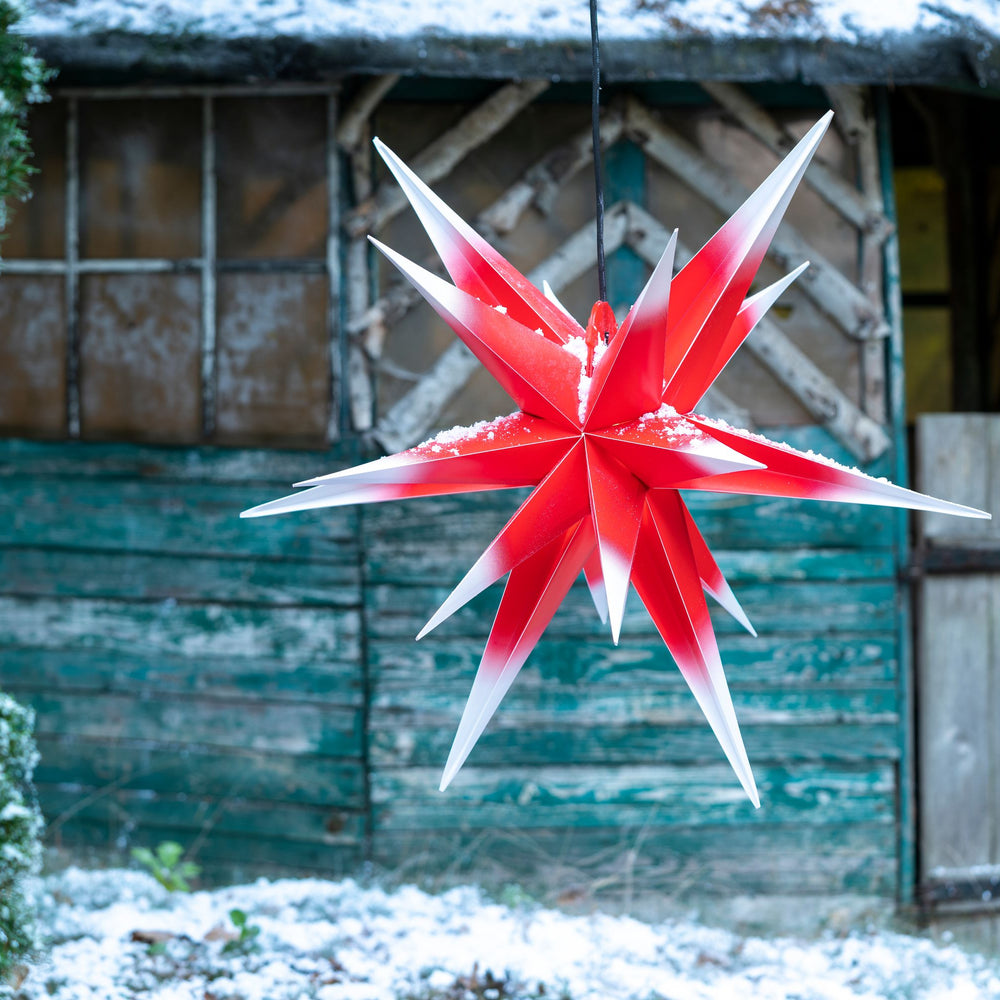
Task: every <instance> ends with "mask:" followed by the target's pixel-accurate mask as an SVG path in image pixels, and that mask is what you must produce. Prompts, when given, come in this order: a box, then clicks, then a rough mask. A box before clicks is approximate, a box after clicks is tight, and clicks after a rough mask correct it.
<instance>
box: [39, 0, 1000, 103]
mask: <svg viewBox="0 0 1000 1000" xmlns="http://www.w3.org/2000/svg"><path fill="white" fill-rule="evenodd" d="M599 10H600V26H601V39H602V56H603V57H604V58H603V60H602V61H603V63H604V66H605V70H606V72H607V73H608V75H609V78H613V77H614V76H615V75H616V70H617V71H618V72H617V75H618V76H619V77H628V76H632V77H642V78H649V77H650V76H652V77H654V78H660V79H681V78H697V77H698V76H713V77H723V76H730V77H731V78H733V79H748V78H754V79H797V78H804V79H810V78H812V79H816V80H819V81H830V80H833V79H844V80H849V79H850V80H856V81H867V82H877V81H879V80H888V79H893V80H896V81H900V80H906V79H908V78H912V79H914V80H921V81H930V80H934V79H943V78H945V77H948V76H950V77H955V78H957V77H964V78H965V79H966V80H967V81H975V82H978V83H979V84H980V85H983V86H985V85H995V84H1000V48H998V46H1000V4H998V3H997V2H996V0H892V2H882V0H601V3H600V7H599ZM23 30H24V31H25V33H26V34H28V35H29V36H32V37H33V38H34V40H35V42H36V43H37V44H38V45H39V46H40V48H41V49H42V52H43V54H45V52H46V50H48V49H53V50H54V51H57V52H58V53H59V54H60V56H62V57H63V58H64V59H68V60H69V62H70V63H73V58H72V56H73V53H74V51H76V53H77V55H78V56H79V57H81V58H80V59H79V60H78V61H80V62H86V59H87V58H91V59H93V60H96V61H97V62H99V61H100V58H99V56H98V55H97V53H96V50H97V48H98V46H96V45H94V44H93V42H94V41H95V40H97V39H100V40H101V44H102V45H103V46H104V47H105V48H107V47H108V45H109V43H110V45H111V47H112V48H115V47H116V46H118V47H119V48H121V47H124V49H125V50H128V51H132V52H133V53H134V52H135V51H137V50H136V47H135V44H134V43H135V42H136V41H137V40H144V39H159V40H160V41H161V42H162V40H163V39H164V38H174V39H178V40H185V41H188V42H201V43H205V42H214V43H216V44H217V45H219V44H221V45H223V46H234V45H236V46H239V47H241V48H242V50H243V51H244V52H245V51H246V47H247V43H251V44H252V43H255V42H256V43H272V44H273V43H274V42H275V41H278V40H284V41H285V42H290V41H294V42H296V43H298V45H299V46H300V51H301V47H305V49H306V50H308V51H307V52H306V53H305V55H306V58H305V59H304V63H305V64H307V65H308V66H309V67H310V68H311V69H313V70H315V69H316V68H317V54H319V55H320V57H321V55H322V53H326V55H327V56H328V57H330V58H331V59H332V62H333V63H338V62H339V63H341V64H342V63H343V62H344V61H345V60H349V59H352V58H353V60H354V61H355V62H356V64H357V65H356V66H354V67H350V68H353V69H359V70H360V69H365V68H368V69H383V70H390V69H396V70H402V71H404V72H407V71H409V72H423V73H435V72H445V73H447V74H449V75H454V74H456V73H457V72H458V71H459V70H461V69H462V68H464V74H463V75H473V76H474V75H509V76H516V75H519V74H523V75H536V76H537V75H553V74H559V75H562V76H565V77H567V78H573V77H578V78H585V77H586V75H587V73H586V70H587V68H588V66H589V54H588V53H587V46H588V45H589V37H590V25H589V14H588V7H587V3H586V2H585V0H577V2H575V3H567V2H566V0H517V2H511V0H476V2H475V3H469V2H468V0H158V2H156V3H145V2H141V0H35V3H34V10H33V12H32V13H30V14H29V16H28V18H27V19H26V21H25V24H24V27H23ZM130 41H131V42H132V44H131V45H130V44H129V42H130ZM415 41H416V42H417V44H416V45H414V42H415ZM60 42H61V43H62V44H60ZM401 43H404V46H402V47H401ZM720 43H726V44H720ZM567 46H569V48H570V49H571V50H572V51H573V53H574V57H573V58H571V59H569V60H567V59H566V47H567ZM159 48H160V49H161V50H162V48H163V46H162V44H161V45H160V46H159ZM315 50H318V53H317V52H316V51H315ZM496 51H499V52H501V53H502V54H505V55H506V58H507V60H508V65H509V66H510V67H511V72H509V73H507V74H504V73H503V72H502V68H501V67H500V66H498V68H497V70H496V71H494V72H486V73H483V72H482V71H481V69H480V66H479V63H482V62H484V63H486V64H487V65H492V62H493V61H491V59H490V58H489V56H490V54H491V52H496ZM88 52H89V53H90V55H89V56H85V55H84V53H88ZM151 53H152V47H150V54H151ZM755 53H756V55H755ZM174 54H175V60H174V61H175V62H176V63H177V64H178V65H180V63H181V60H182V59H185V60H188V61H189V60H190V59H191V58H192V54H191V52H189V51H184V50H180V49H178V50H175V53H174ZM553 55H556V56H558V58H555V59H553ZM584 55H586V56H587V58H586V59H582V58H577V56H580V57H582V56H584ZM156 58H158V59H159V60H160V61H161V62H162V61H163V60H167V61H169V58H170V57H169V54H166V53H163V52H162V51H161V52H160V54H159V56H157V57H155V58H154V62H155V59H156ZM560 58H561V61H562V63H567V62H568V63H569V65H568V66H566V69H567V70H568V72H567V73H565V74H563V73H560V69H559V66H560ZM319 61H320V62H322V58H320V59H319ZM57 62H58V60H57ZM380 63H382V64H385V63H395V65H380ZM501 65H502V64H501ZM533 66H534V68H535V72H534V73H531V68H532V67H533ZM149 68H150V67H149V64H148V61H147V66H146V69H147V71H148V70H149ZM331 68H334V69H343V68H345V67H344V66H343V65H339V66H331ZM727 68H728V71H727ZM286 76H287V73H286ZM953 82H954V81H953Z"/></svg>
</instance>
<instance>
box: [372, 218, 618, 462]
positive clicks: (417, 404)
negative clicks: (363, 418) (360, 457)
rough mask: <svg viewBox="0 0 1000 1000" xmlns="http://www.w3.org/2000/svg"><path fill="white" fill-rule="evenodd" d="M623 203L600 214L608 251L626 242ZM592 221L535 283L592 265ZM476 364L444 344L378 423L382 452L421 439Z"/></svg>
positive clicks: (567, 278) (565, 277) (540, 270)
mask: <svg viewBox="0 0 1000 1000" xmlns="http://www.w3.org/2000/svg"><path fill="white" fill-rule="evenodd" d="M626 225H627V206H626V205H625V204H624V203H620V204H618V205H614V206H612V207H611V208H609V209H608V210H607V212H606V213H605V216H604V246H605V252H606V253H608V254H609V255H610V254H612V253H614V251H615V250H617V249H618V247H620V246H621V245H622V243H623V242H624V241H625V235H626ZM595 226H596V222H595V220H593V219H591V220H590V222H588V223H587V224H586V225H584V226H582V227H581V228H580V229H578V230H577V231H576V232H575V233H574V234H573V235H572V236H571V237H570V238H569V239H568V240H566V242H565V243H563V244H562V246H560V247H559V249H558V250H557V251H556V252H555V253H554V254H552V256H550V257H548V258H547V259H546V260H544V261H542V263H541V264H539V265H538V266H537V267H536V268H535V269H534V270H532V271H531V272H530V273H529V274H528V275H527V277H528V279H529V280H530V281H531V282H532V283H533V284H535V285H537V286H538V287H541V284H542V281H543V280H546V281H548V283H549V284H550V285H551V286H552V288H553V289H554V290H555V291H557V292H558V291H560V290H561V289H563V288H565V287H566V286H567V285H568V284H570V282H572V281H574V280H575V279H576V278H578V277H580V275H582V274H583V273H584V272H586V271H587V269H588V268H591V267H595V266H596V264H597V248H596V242H595V239H594V230H595ZM478 367H479V362H478V361H477V360H476V358H475V356H474V355H473V354H472V352H471V351H470V350H469V349H468V348H467V347H466V346H465V345H464V344H463V343H462V342H461V341H458V340H456V341H455V342H454V343H453V344H452V345H451V346H450V347H448V348H446V349H445V350H444V351H443V352H442V354H441V355H440V357H439V358H438V359H437V361H435V362H434V364H433V365H432V366H431V368H430V370H429V371H428V372H427V374H426V375H424V377H423V378H422V379H421V380H420V382H418V383H417V385H415V386H414V387H413V388H412V389H411V390H410V391H409V392H408V393H406V395H405V396H403V397H402V399H400V400H399V401H398V402H397V403H396V404H395V405H394V406H392V407H391V408H390V410H389V411H388V413H386V414H385V416H384V417H383V418H382V419H381V420H380V421H379V422H378V424H377V425H376V427H375V430H374V432H373V436H374V438H375V440H376V441H378V443H379V444H380V445H382V447H383V448H385V449H386V451H389V452H394V451H400V450H402V449H403V448H409V447H410V446H411V445H414V444H416V443H417V442H419V441H422V440H423V439H424V438H426V437H427V436H428V434H429V433H430V432H431V430H433V428H434V427H435V424H436V421H437V419H438V417H439V416H440V415H441V413H442V411H443V410H444V409H445V407H446V406H447V405H448V403H449V402H450V401H451V400H452V399H453V398H454V396H455V395H456V394H457V393H458V392H459V390H460V389H461V388H462V386H464V385H465V383H466V382H467V381H468V379H469V376H470V375H472V373H473V372H474V371H475V370H476V369H477V368H478Z"/></svg>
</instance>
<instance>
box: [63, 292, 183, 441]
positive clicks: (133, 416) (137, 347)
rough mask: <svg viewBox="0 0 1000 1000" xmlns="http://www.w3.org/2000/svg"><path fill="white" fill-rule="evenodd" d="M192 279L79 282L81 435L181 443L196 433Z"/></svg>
mask: <svg viewBox="0 0 1000 1000" xmlns="http://www.w3.org/2000/svg"><path fill="white" fill-rule="evenodd" d="M198 283H199V282H198V278H196V277H193V276H190V275H185V276H176V275H165V274H154V275H144V274H128V275H88V276H84V277H83V279H82V280H81V282H80V328H81V338H80V369H81V371H80V378H81V381H80V398H81V410H82V416H81V423H82V429H83V435H84V436H85V437H88V438H126V439H133V440H144V441H170V442H189V441H197V440H198V438H199V437H200V435H201V379H200V370H201V346H200V333H199V328H200V315H199V310H200V305H199V301H200V295H199V288H198Z"/></svg>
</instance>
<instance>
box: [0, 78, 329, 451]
mask: <svg viewBox="0 0 1000 1000" xmlns="http://www.w3.org/2000/svg"><path fill="white" fill-rule="evenodd" d="M340 90H341V88H340V84H339V83H337V82H333V83H326V84H290V85H289V84H281V85H274V84H272V85H244V86H236V85H233V86H182V87H178V86H169V87H134V86H132V87H116V88H113V89H111V88H97V87H93V88H79V87H74V88H64V89H55V90H54V91H53V94H52V96H53V99H55V100H59V101H64V102H65V105H66V133H65V147H64V148H65V156H66V170H65V219H64V225H65V247H64V254H63V257H62V258H61V259H56V258H51V259H49V258H45V259H42V258H19V259H18V258H15V259H9V258H5V259H4V260H3V263H2V264H0V273H7V274H11V275H25V276H36V275H60V276H62V277H63V280H64V283H65V325H66V357H65V371H66V396H65V419H66V433H67V436H68V437H69V438H70V439H73V440H76V439H79V438H80V437H81V434H82V430H83V428H82V426H81V392H80V349H81V345H80V336H81V330H80V278H81V276H82V275H87V274H164V273H166V274H197V275H198V276H199V288H200V296H201V310H200V317H199V322H200V327H201V344H200V351H201V364H200V372H201V387H200V389H201V393H200V395H201V436H200V441H199V443H212V442H213V439H214V437H215V432H216V424H217V419H216V417H217V405H218V382H217V379H218V357H217V343H216V330H217V322H218V317H217V310H216V305H217V303H216V288H217V280H218V275H219V274H220V273H226V272H235V273H238V272H242V273H286V274H288V273H292V274H323V275H325V276H326V280H327V286H328V295H327V310H326V338H327V347H328V353H329V372H328V378H329V391H328V397H327V401H328V407H329V409H328V417H327V423H326V434H325V438H326V440H325V444H326V445H327V446H329V445H331V444H333V443H335V442H337V441H339V440H341V439H342V437H343V436H344V434H345V433H346V432H347V427H345V421H346V420H347V408H346V406H345V405H344V395H345V394H344V393H343V392H342V385H341V381H342V372H343V371H345V370H346V369H345V364H344V360H345V357H344V356H345V352H346V345H345V344H344V342H343V338H342V335H341V331H342V329H343V326H344V324H343V322H342V319H343V317H342V315H341V301H342V288H341V271H342V268H341V240H340V225H341V213H342V205H341V199H342V198H343V188H342V184H341V162H340V155H341V154H340V150H339V147H338V144H337V129H338V116H339V97H340ZM316 96H320V97H325V98H326V109H325V117H326V143H325V174H326V194H327V220H326V225H327V236H326V248H325V255H324V256H323V257H303V258H273V257H272V258H254V259H246V260H244V259H225V258H220V257H219V256H218V253H217V247H218V223H219V220H218V217H217V190H218V172H217V157H216V148H217V134H216V114H215V110H216V108H215V105H216V101H217V100H219V99H228V98H233V97H243V98H254V97H268V98H296V97H316ZM178 98H197V99H199V100H200V106H201V121H200V138H201V202H200V213H201V219H200V239H201V253H200V254H199V255H198V256H196V257H190V258H100V257H95V258H84V259H81V257H80V201H81V199H80V166H81V164H80V104H81V102H90V101H95V102H96V101H116V100H136V99H141V100H167V99H178Z"/></svg>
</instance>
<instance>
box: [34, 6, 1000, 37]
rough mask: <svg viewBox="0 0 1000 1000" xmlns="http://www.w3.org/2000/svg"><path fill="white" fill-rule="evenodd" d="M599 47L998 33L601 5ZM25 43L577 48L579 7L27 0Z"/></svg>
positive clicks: (960, 21) (931, 19) (783, 13)
mask: <svg viewBox="0 0 1000 1000" xmlns="http://www.w3.org/2000/svg"><path fill="white" fill-rule="evenodd" d="M600 16H601V37H602V38H603V39H607V40H612V41H613V40H615V39H623V40H626V39H639V38H650V37H663V36H668V37H677V36H685V35H688V36H706V35H710V36H716V37H728V38H747V37H761V36H767V37H775V36H777V37H783V38H797V39H804V40H821V39H822V40H827V39H835V40H846V41H856V40H859V39H868V40H871V39H873V38H881V39H883V40H886V39H888V38H889V37H891V36H894V35H900V34H908V33H912V32H918V31H919V32H924V33H928V34H932V35H954V34H962V33H968V32H971V31H973V30H977V29H978V30H979V31H984V32H989V33H992V34H1000V5H998V4H997V3H995V0H892V2H891V3H890V2H884V3H873V2H872V0H822V2H818V0H814V2H810V0H804V2H798V3H795V4H776V3H774V0H699V2H697V3H692V2H675V0H602V2H601V5H600ZM22 30H23V31H24V32H25V33H26V34H29V35H35V36H42V35H68V34H75V33H81V32H85V33H92V32H103V31H124V32H130V33H133V34H138V35H163V34H168V35H172V34H180V33H184V34H193V35H208V36H215V37H223V38H241V37H243V38H245V37H254V36H257V37H260V36H270V37H274V36H291V37H305V38H326V37H331V36H336V37H344V36H350V35H361V36H366V37H370V38H371V37H374V38H391V37H397V38H398V37H412V36H414V35H431V36H438V37H448V36H452V37H482V38H489V37H496V38H501V39H503V40H504V41H507V40H513V39H531V40H533V41H546V40H550V41H551V40H580V41H586V40H589V36H590V23H589V17H588V11H587V5H586V4H579V3H576V4H557V3H553V2H552V0H519V2H517V3H510V2H508V0H479V2H478V3H475V4H468V3H466V2H465V0H266V2H242V3H240V2H236V3H234V2H232V0H159V2H157V3H136V2H134V0H38V2H37V3H36V4H35V5H34V9H33V11H32V12H31V13H30V14H29V16H28V17H27V18H26V20H25V21H24V22H23V25H22Z"/></svg>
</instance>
